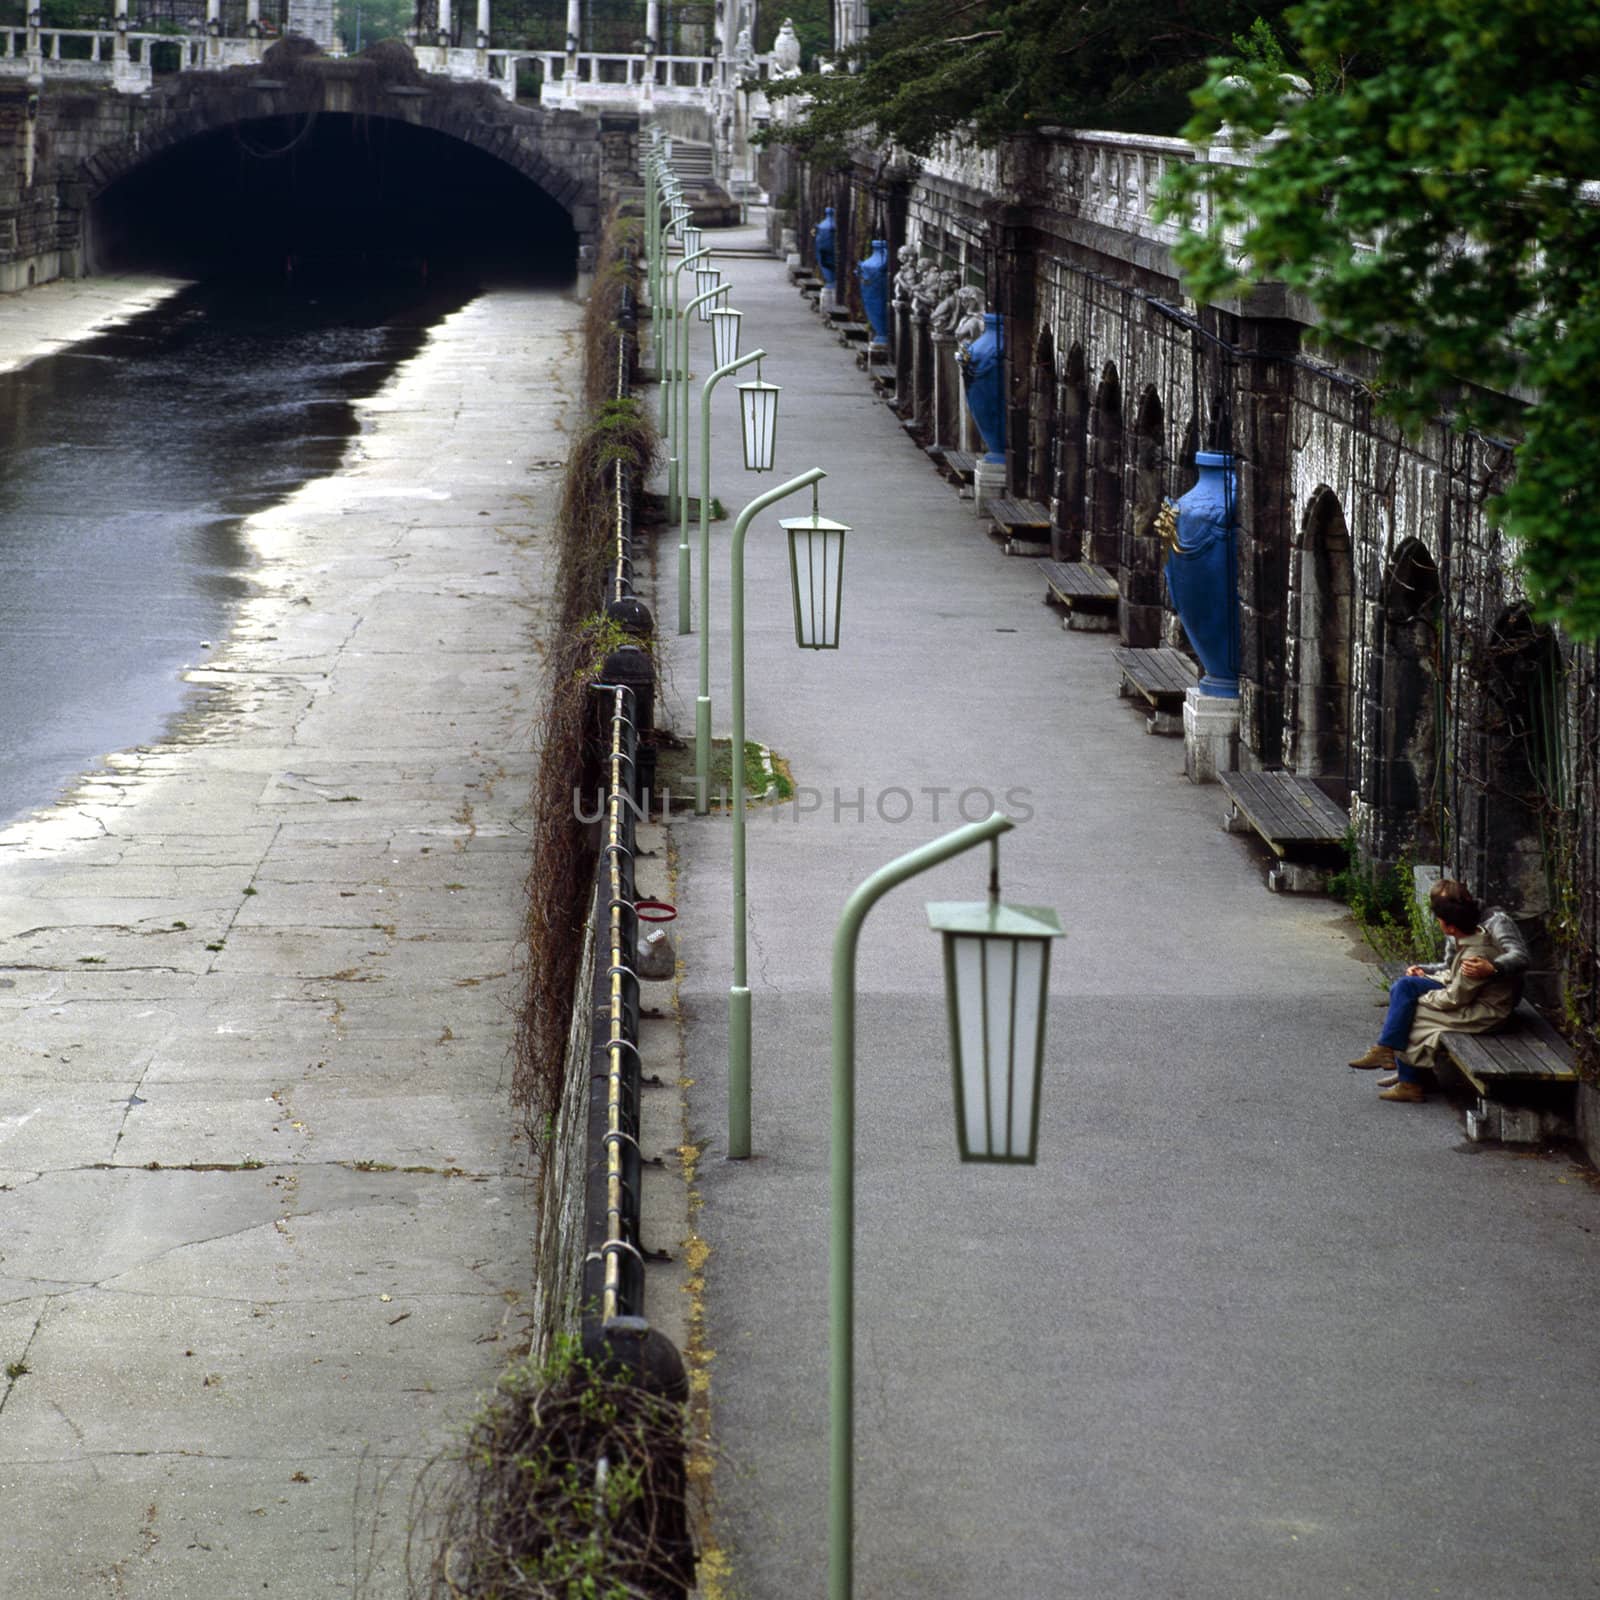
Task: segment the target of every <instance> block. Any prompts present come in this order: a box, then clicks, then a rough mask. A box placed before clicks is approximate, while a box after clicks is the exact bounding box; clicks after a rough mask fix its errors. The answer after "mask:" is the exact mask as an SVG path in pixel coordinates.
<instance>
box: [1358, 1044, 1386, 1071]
mask: <svg viewBox="0 0 1600 1600" xmlns="http://www.w3.org/2000/svg"><path fill="white" fill-rule="evenodd" d="M1350 1065H1351V1066H1352V1067H1355V1068H1356V1069H1357V1070H1358V1071H1361V1072H1367V1071H1370V1070H1371V1069H1372V1068H1373V1067H1383V1068H1384V1069H1385V1070H1387V1071H1393V1070H1394V1051H1393V1050H1391V1049H1390V1048H1389V1046H1388V1045H1386V1044H1375V1045H1373V1047H1372V1048H1371V1049H1370V1050H1369V1051H1367V1053H1366V1054H1365V1055H1364V1056H1357V1057H1356V1059H1355V1060H1354V1061H1352V1062H1351V1063H1350Z"/></svg>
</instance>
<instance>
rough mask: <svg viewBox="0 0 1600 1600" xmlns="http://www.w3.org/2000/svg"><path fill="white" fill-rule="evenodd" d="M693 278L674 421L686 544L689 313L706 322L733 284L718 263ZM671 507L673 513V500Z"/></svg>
mask: <svg viewBox="0 0 1600 1600" xmlns="http://www.w3.org/2000/svg"><path fill="white" fill-rule="evenodd" d="M694 281H695V287H696V288H697V289H698V290H699V291H700V292H699V294H697V295H696V296H695V298H694V299H693V300H691V301H690V302H689V304H688V305H686V306H685V307H684V308H683V319H682V321H681V322H680V323H679V324H678V367H679V374H678V375H679V383H678V387H677V389H676V390H675V391H674V393H675V394H676V396H677V399H678V404H679V407H680V410H679V415H678V418H677V420H676V422H675V424H674V426H675V430H676V432H677V436H678V446H679V456H680V466H681V470H680V472H679V474H678V494H679V503H678V526H679V530H680V536H681V541H682V543H684V544H685V545H687V543H688V540H689V323H690V315H689V314H690V312H692V311H696V310H698V311H699V313H700V320H701V321H702V322H704V321H705V320H706V317H707V315H708V314H709V312H710V309H711V306H712V305H713V304H714V303H719V302H720V303H721V304H722V305H726V304H727V303H728V290H729V288H730V287H731V285H729V284H726V283H724V282H723V281H722V274H721V273H720V272H718V271H717V269H716V268H715V267H708V266H699V267H696V268H695V269H694ZM668 511H669V514H670V511H671V503H670V502H669V503H668ZM680 631H681V632H684V633H687V632H688V631H689V630H688V627H687V625H685V626H684V627H683V628H682V629H681V630H680Z"/></svg>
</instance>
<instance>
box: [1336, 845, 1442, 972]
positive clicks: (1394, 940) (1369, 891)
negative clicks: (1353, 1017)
mask: <svg viewBox="0 0 1600 1600" xmlns="http://www.w3.org/2000/svg"><path fill="white" fill-rule="evenodd" d="M1344 855H1345V864H1344V866H1342V867H1341V868H1340V869H1339V870H1338V871H1337V872H1335V873H1333V874H1332V876H1330V877H1329V879H1328V893H1329V894H1331V895H1332V896H1333V897H1334V898H1335V899H1336V900H1343V901H1344V903H1345V904H1346V905H1347V906H1349V908H1350V915H1351V916H1352V917H1353V918H1354V919H1355V921H1356V924H1357V926H1359V927H1360V929H1361V932H1362V934H1363V935H1364V936H1365V938H1366V941H1367V943H1368V944H1370V945H1371V946H1372V948H1373V950H1374V951H1375V952H1376V953H1377V955H1378V956H1379V958H1380V959H1382V960H1384V961H1404V962H1406V963H1407V964H1409V963H1411V962H1415V961H1434V960H1437V959H1438V956H1439V952H1440V948H1441V945H1440V935H1439V925H1438V923H1437V922H1436V921H1435V920H1434V918H1432V917H1431V916H1429V915H1428V913H1427V911H1426V910H1424V909H1423V907H1422V906H1421V905H1419V904H1418V903H1417V896H1416V879H1415V876H1414V873H1413V870H1412V865H1411V862H1410V860H1409V859H1408V858H1407V857H1405V856H1401V858H1400V859H1399V860H1398V861H1396V862H1394V863H1393V864H1392V865H1385V864H1384V863H1383V862H1381V861H1377V862H1367V861H1363V860H1362V858H1361V852H1360V850H1359V849H1358V848H1357V845H1356V836H1355V834H1354V833H1347V834H1346V835H1345V836H1344Z"/></svg>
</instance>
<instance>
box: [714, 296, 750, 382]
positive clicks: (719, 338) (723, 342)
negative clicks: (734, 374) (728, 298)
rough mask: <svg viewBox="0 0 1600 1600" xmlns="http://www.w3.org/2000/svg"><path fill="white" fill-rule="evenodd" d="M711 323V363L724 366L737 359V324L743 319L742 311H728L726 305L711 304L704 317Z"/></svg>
mask: <svg viewBox="0 0 1600 1600" xmlns="http://www.w3.org/2000/svg"><path fill="white" fill-rule="evenodd" d="M706 320H707V321H708V322H709V323H710V324H711V353H712V356H713V358H714V362H713V364H714V365H716V366H719V367H725V366H727V364H728V363H729V362H730V361H737V360H738V359H739V324H740V323H741V322H743V321H744V313H743V312H742V311H730V310H729V309H728V308H727V307H726V306H713V307H712V308H711V315H710V316H709V317H708V318H707V319H706Z"/></svg>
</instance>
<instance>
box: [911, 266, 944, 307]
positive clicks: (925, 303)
mask: <svg viewBox="0 0 1600 1600" xmlns="http://www.w3.org/2000/svg"><path fill="white" fill-rule="evenodd" d="M939 276H940V274H939V268H938V266H937V265H936V264H935V263H933V262H931V261H930V262H929V263H928V264H927V266H925V267H924V268H923V269H922V275H921V276H920V277H919V278H918V279H917V290H916V306H917V310H918V311H920V312H921V313H922V315H923V316H925V317H926V316H928V315H929V314H930V313H931V312H932V310H933V307H934V303H935V302H936V301H937V300H938V298H939Z"/></svg>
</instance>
